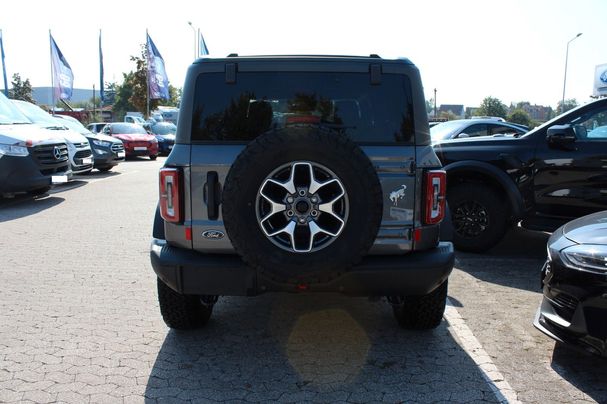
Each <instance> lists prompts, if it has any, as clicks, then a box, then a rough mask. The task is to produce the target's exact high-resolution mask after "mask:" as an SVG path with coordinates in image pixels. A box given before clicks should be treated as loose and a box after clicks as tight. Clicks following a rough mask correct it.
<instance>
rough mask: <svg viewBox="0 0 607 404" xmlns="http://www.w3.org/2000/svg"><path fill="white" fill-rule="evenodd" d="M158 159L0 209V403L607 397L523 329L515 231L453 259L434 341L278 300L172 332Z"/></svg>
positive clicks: (222, 306)
mask: <svg viewBox="0 0 607 404" xmlns="http://www.w3.org/2000/svg"><path fill="white" fill-rule="evenodd" d="M162 162H163V159H159V160H158V161H155V162H154V161H149V160H147V159H139V160H134V161H128V162H125V163H123V164H121V165H119V166H118V167H117V168H116V170H115V172H110V173H104V174H101V173H97V174H93V175H91V176H85V177H79V178H77V179H76V181H74V182H72V183H70V184H66V185H64V186H61V187H58V188H56V189H55V190H53V191H52V192H51V194H50V195H49V196H48V197H45V198H40V199H32V198H29V197H27V198H26V197H20V198H16V199H10V200H2V201H0V229H1V233H0V234H2V237H0V251H1V253H0V254H1V255H0V257H1V258H2V259H1V260H0V262H2V266H1V267H2V270H1V271H0V285H2V292H1V293H0V324H1V325H2V326H1V327H0V402H26V401H32V402H53V401H61V402H75V403H81V402H110V403H115V402H123V401H124V402H143V401H146V402H156V401H163V400H164V401H168V402H181V401H210V402H212V401H228V402H238V401H243V402H259V401H268V400H279V401H283V402H301V401H320V402H380V401H385V402H401V401H405V402H411V401H423V402H428V401H456V402H478V401H488V402H497V401H500V400H501V401H505V400H510V401H516V400H519V401H521V402H573V401H575V402H605V401H607V361H605V360H603V359H600V358H596V357H592V356H589V355H586V354H581V353H577V352H575V351H571V350H569V349H566V348H563V347H560V346H555V344H554V342H553V341H552V340H550V339H549V338H547V337H545V336H544V335H543V334H541V333H540V332H539V331H537V330H536V329H535V328H533V326H532V320H533V316H534V314H535V311H536V309H537V307H538V304H539V302H540V300H541V293H540V289H539V270H540V267H541V265H542V263H543V260H544V257H545V243H546V240H547V235H545V234H542V233H532V232H526V231H523V230H520V229H516V230H515V231H513V232H511V233H510V234H509V235H508V236H507V237H506V239H505V240H504V241H503V242H502V243H501V244H500V245H499V246H497V247H496V248H494V249H493V250H491V251H490V253H488V254H484V255H475V254H458V255H457V263H456V269H455V270H454V273H453V275H452V276H451V278H450V289H449V301H450V306H449V308H448V310H447V312H446V315H445V320H444V321H443V323H442V324H441V325H440V326H439V327H438V328H437V329H435V330H433V331H427V332H412V331H404V330H402V329H400V328H398V327H397V325H396V324H395V322H394V320H393V318H392V313H391V310H390V307H389V306H388V305H387V304H386V303H385V302H383V301H378V302H369V301H368V300H367V299H363V298H348V297H345V296H340V295H282V294H273V295H263V296H259V297H255V298H225V299H221V298H220V300H219V303H218V304H217V306H216V308H215V312H214V316H213V318H212V320H211V322H210V323H209V325H208V327H207V328H205V329H203V330H199V331H195V332H176V331H169V330H168V328H167V327H166V326H165V325H164V323H163V321H162V318H161V317H160V314H159V312H158V306H157V301H156V291H155V287H156V286H155V284H156V282H155V278H154V273H153V271H152V269H151V267H150V263H149V257H148V246H149V241H150V237H151V235H150V233H151V220H152V216H153V212H154V209H155V206H156V198H157V189H156V181H157V171H158V168H159V167H160V166H161V165H162Z"/></svg>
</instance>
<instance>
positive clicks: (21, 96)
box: [8, 73, 36, 104]
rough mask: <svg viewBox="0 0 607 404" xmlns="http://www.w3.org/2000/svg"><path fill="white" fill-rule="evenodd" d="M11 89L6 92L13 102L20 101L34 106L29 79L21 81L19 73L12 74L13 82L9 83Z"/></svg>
mask: <svg viewBox="0 0 607 404" xmlns="http://www.w3.org/2000/svg"><path fill="white" fill-rule="evenodd" d="M11 85H12V88H11V89H10V90H9V92H8V96H9V98H12V99H14V100H22V101H27V102H31V103H32V104H35V103H36V101H34V96H33V94H32V85H31V84H30V79H25V81H22V80H21V76H20V75H19V73H15V74H13V80H12V81H11Z"/></svg>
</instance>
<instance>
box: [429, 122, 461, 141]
mask: <svg viewBox="0 0 607 404" xmlns="http://www.w3.org/2000/svg"><path fill="white" fill-rule="evenodd" d="M461 126H462V122H461V121H448V122H443V123H439V124H438V125H434V126H433V127H431V128H430V136H431V137H432V140H433V141H436V140H442V139H448V138H449V137H450V135H451V134H452V133H453V132H454V131H455V130H457V129H458V128H460V127H461Z"/></svg>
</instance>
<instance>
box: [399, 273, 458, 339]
mask: <svg viewBox="0 0 607 404" xmlns="http://www.w3.org/2000/svg"><path fill="white" fill-rule="evenodd" d="M447 282H448V281H446V280H445V281H444V282H443V283H442V284H441V285H440V286H439V287H438V288H436V289H434V290H433V291H432V292H430V293H428V294H427V295H423V296H405V297H402V298H401V299H400V300H401V301H400V302H399V303H398V304H394V303H393V304H392V309H393V311H394V317H395V318H396V320H397V321H398V323H399V324H400V326H401V327H403V328H406V329H411V330H429V329H432V328H436V327H438V325H439V324H440V322H441V320H442V318H443V314H444V312H445V304H446V302H447Z"/></svg>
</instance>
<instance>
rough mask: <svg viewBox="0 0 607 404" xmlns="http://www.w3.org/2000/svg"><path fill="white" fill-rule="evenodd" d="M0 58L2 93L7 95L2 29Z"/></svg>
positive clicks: (0, 33) (0, 31) (0, 34)
mask: <svg viewBox="0 0 607 404" xmlns="http://www.w3.org/2000/svg"><path fill="white" fill-rule="evenodd" d="M0 58H1V59H2V78H3V79H4V95H6V96H7V97H8V81H7V80H6V65H5V64H4V43H3V42H2V30H1V29H0Z"/></svg>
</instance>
